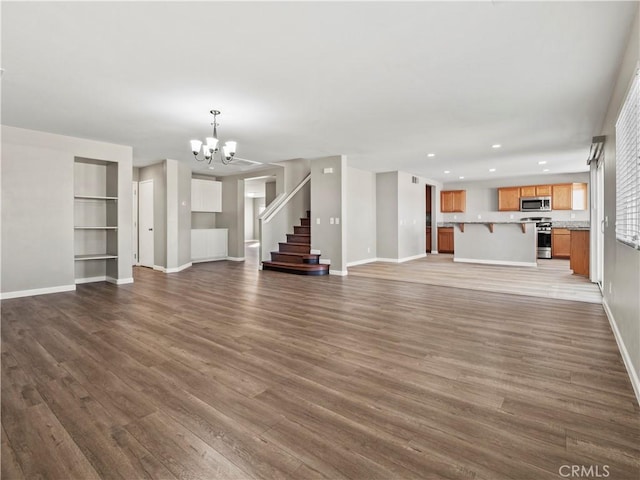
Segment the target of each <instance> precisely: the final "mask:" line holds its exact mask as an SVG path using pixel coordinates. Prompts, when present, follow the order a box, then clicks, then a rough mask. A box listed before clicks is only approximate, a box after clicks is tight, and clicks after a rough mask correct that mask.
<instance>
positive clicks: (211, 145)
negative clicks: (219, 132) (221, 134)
mask: <svg viewBox="0 0 640 480" xmlns="http://www.w3.org/2000/svg"><path fill="white" fill-rule="evenodd" d="M206 140H207V148H208V149H209V150H215V149H216V148H218V139H217V138H215V137H207V138H206Z"/></svg>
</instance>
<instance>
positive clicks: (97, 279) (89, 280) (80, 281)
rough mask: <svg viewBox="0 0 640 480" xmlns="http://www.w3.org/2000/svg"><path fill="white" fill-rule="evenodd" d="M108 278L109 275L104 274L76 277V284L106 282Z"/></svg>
mask: <svg viewBox="0 0 640 480" xmlns="http://www.w3.org/2000/svg"><path fill="white" fill-rule="evenodd" d="M108 278H109V277H107V276H106V275H100V276H97V277H85V278H76V285H80V284H83V283H93V282H106V281H107V279H108Z"/></svg>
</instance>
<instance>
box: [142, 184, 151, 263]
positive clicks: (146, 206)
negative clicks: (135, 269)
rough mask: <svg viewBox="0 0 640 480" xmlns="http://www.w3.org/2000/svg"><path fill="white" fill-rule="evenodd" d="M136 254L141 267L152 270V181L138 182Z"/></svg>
mask: <svg viewBox="0 0 640 480" xmlns="http://www.w3.org/2000/svg"><path fill="white" fill-rule="evenodd" d="M138 193H139V196H138V204H139V209H138V212H139V218H138V225H139V226H140V228H139V230H138V231H139V233H138V245H139V249H138V254H139V259H140V260H139V263H140V265H142V266H143V267H151V268H153V263H154V262H153V259H154V256H153V240H154V232H153V180H145V181H144V182H140V187H139V189H138Z"/></svg>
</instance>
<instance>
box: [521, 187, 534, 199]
mask: <svg viewBox="0 0 640 480" xmlns="http://www.w3.org/2000/svg"><path fill="white" fill-rule="evenodd" d="M520 196H521V197H535V196H536V186H535V185H529V186H528V187H520Z"/></svg>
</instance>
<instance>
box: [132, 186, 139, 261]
mask: <svg viewBox="0 0 640 480" xmlns="http://www.w3.org/2000/svg"><path fill="white" fill-rule="evenodd" d="M132 194H133V197H132V199H133V201H132V202H131V206H132V211H131V218H132V219H133V224H132V228H131V253H132V256H131V264H132V265H134V266H135V265H138V182H133V186H132Z"/></svg>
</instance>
